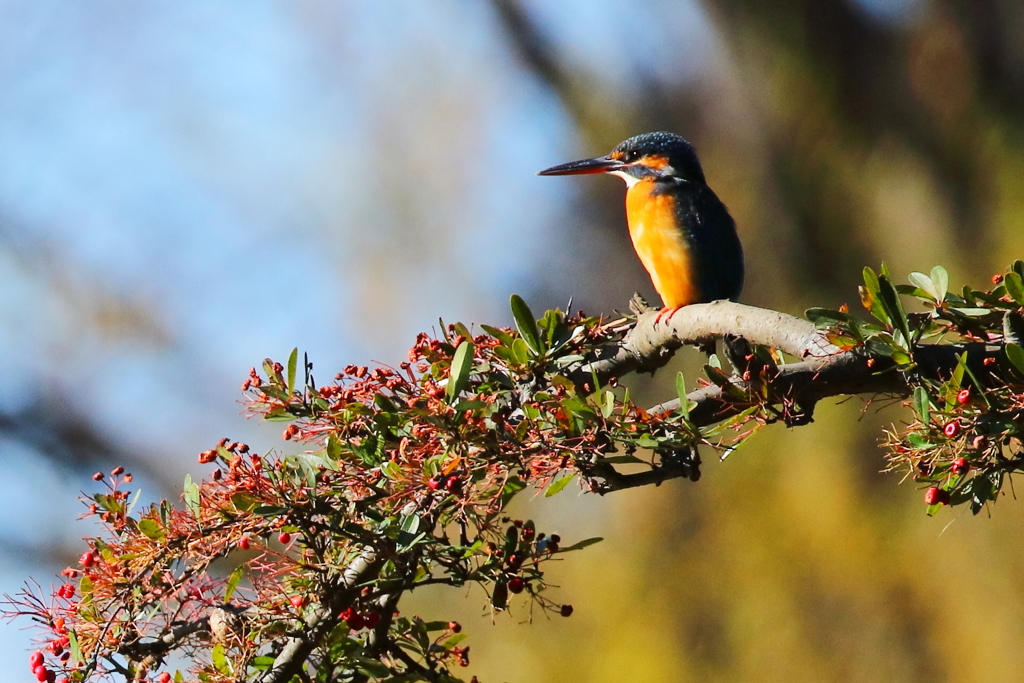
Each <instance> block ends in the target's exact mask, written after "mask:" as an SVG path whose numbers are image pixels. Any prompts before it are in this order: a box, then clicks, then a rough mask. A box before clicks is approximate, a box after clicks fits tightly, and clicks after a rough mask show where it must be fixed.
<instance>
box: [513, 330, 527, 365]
mask: <svg viewBox="0 0 1024 683" xmlns="http://www.w3.org/2000/svg"><path fill="white" fill-rule="evenodd" d="M512 356H513V357H514V358H515V360H516V363H518V364H519V365H526V364H528V363H529V362H530V347H529V346H527V345H526V342H525V341H523V338H522V337H517V338H516V340H515V341H513V342H512Z"/></svg>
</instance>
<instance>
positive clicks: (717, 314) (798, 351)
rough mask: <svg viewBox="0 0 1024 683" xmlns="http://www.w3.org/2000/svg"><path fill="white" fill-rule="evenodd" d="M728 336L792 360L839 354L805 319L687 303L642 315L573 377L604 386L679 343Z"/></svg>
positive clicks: (668, 354)
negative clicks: (664, 314)
mask: <svg viewBox="0 0 1024 683" xmlns="http://www.w3.org/2000/svg"><path fill="white" fill-rule="evenodd" d="M727 334H731V335H735V336H737V337H742V338H744V339H746V340H747V341H749V342H750V343H751V344H760V345H763V346H771V347H772V348H776V349H778V350H780V351H783V352H784V353H787V354H789V355H791V356H794V357H796V358H811V359H826V358H828V357H830V356H833V355H834V354H836V353H838V352H839V349H838V348H836V347H835V346H833V345H832V344H831V343H829V341H828V339H827V338H826V337H825V335H824V333H822V331H821V330H818V329H815V327H814V325H813V324H812V323H810V322H808V321H807V320H804V319H802V318H797V317H794V316H791V315H788V314H786V313H780V312H778V311H771V310H768V309H764V308H755V307H754V306H746V305H744V304H738V303H735V302H732V301H715V302H713V303H710V304H694V305H692V306H686V307H685V308H681V309H679V310H678V311H676V313H675V314H673V315H672V316H671V317H665V318H663V319H662V320H660V321H657V313H656V312H655V311H653V310H649V311H646V312H644V313H642V314H640V316H639V317H638V318H637V322H636V326H635V327H633V329H631V330H630V331H629V332H628V333H627V334H626V336H625V337H624V338H623V340H622V342H620V343H619V344H617V345H615V346H613V347H610V348H608V349H607V350H606V351H605V352H603V353H602V354H601V356H600V357H599V358H597V359H596V360H595V361H593V362H591V363H589V364H587V365H585V366H583V367H582V368H581V369H580V370H578V371H576V372H575V373H573V377H572V379H573V381H574V382H575V383H576V384H577V385H578V386H582V385H583V384H586V383H590V382H591V381H592V377H593V376H594V375H596V376H597V379H598V382H599V383H601V384H604V383H605V382H607V381H608V379H610V378H612V377H621V376H622V375H625V374H627V373H630V372H653V371H655V370H657V369H658V368H660V367H662V366H663V365H665V364H666V363H668V361H669V359H671V358H672V356H673V355H674V354H675V352H676V351H677V350H678V349H680V348H681V347H683V346H685V345H687V344H696V343H698V342H703V341H707V340H710V339H717V338H720V337H724V336H725V335H727Z"/></svg>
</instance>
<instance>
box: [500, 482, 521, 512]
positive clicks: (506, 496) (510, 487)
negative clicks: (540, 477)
mask: <svg viewBox="0 0 1024 683" xmlns="http://www.w3.org/2000/svg"><path fill="white" fill-rule="evenodd" d="M525 488H526V482H525V481H523V480H522V479H520V478H519V477H509V478H508V480H507V481H506V482H505V486H504V487H502V489H501V505H502V507H504V506H506V505H508V503H509V501H510V500H512V499H513V498H514V497H515V495H516V494H517V493H519V492H520V491H522V490H523V489H525Z"/></svg>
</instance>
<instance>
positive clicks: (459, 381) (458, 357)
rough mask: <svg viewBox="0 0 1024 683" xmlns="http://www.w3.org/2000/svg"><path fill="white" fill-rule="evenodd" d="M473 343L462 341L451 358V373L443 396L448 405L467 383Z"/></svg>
mask: <svg viewBox="0 0 1024 683" xmlns="http://www.w3.org/2000/svg"><path fill="white" fill-rule="evenodd" d="M473 349H474V346H473V342H471V341H468V340H467V341H464V342H462V343H461V344H459V348H457V349H455V355H453V356H452V371H451V375H450V376H449V377H448V386H447V387H445V394H446V396H447V398H448V402H449V403H454V402H455V399H457V398H458V397H459V394H461V393H462V390H463V389H465V388H466V385H467V384H468V383H469V375H470V372H471V371H472V369H473Z"/></svg>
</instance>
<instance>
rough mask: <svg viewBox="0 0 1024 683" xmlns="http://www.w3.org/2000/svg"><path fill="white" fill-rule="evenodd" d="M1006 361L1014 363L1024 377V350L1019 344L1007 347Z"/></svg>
mask: <svg viewBox="0 0 1024 683" xmlns="http://www.w3.org/2000/svg"><path fill="white" fill-rule="evenodd" d="M1006 359H1007V360H1009V361H1010V362H1011V363H1013V367H1015V368H1017V372H1019V373H1020V374H1022V375H1024V349H1022V348H1021V347H1020V346H1018V345H1017V344H1007V345H1006Z"/></svg>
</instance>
